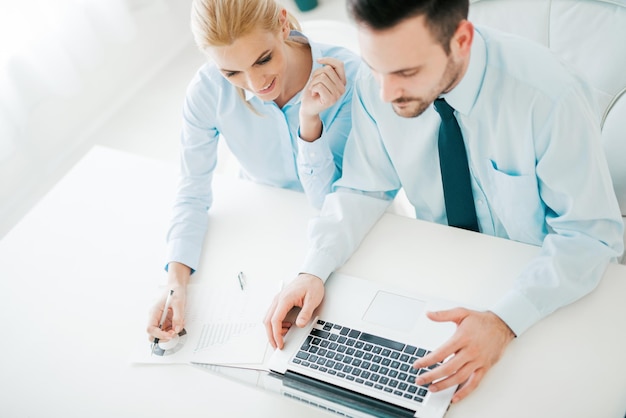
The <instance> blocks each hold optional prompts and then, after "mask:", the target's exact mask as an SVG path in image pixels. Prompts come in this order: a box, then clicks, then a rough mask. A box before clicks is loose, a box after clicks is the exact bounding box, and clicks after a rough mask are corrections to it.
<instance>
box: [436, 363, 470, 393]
mask: <svg viewBox="0 0 626 418" xmlns="http://www.w3.org/2000/svg"><path fill="white" fill-rule="evenodd" d="M475 368H476V366H475V365H474V364H472V363H466V364H465V365H463V367H461V368H460V369H458V370H457V371H456V372H453V373H450V374H448V375H446V376H441V377H438V378H436V379H433V381H434V382H435V383H431V385H430V387H429V388H428V389H429V390H430V391H432V392H438V391H440V390H444V389H447V388H449V387H452V386H454V385H460V384H461V383H463V382H465V381H466V380H467V379H468V378H469V377H470V376H471V375H472V373H473V372H474V370H475Z"/></svg>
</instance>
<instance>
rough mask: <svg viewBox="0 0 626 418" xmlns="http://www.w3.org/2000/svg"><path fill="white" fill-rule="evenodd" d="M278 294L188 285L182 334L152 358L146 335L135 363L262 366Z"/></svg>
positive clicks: (161, 345)
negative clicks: (269, 314) (268, 316)
mask: <svg viewBox="0 0 626 418" xmlns="http://www.w3.org/2000/svg"><path fill="white" fill-rule="evenodd" d="M277 289H278V286H254V285H250V284H247V285H246V287H245V290H243V291H242V290H241V289H240V288H239V287H236V286H228V287H226V286H224V287H214V286H202V285H189V287H188V290H187V306H186V313H185V329H184V331H183V332H181V334H180V335H179V336H178V337H177V338H175V339H174V340H171V341H168V342H159V345H158V347H157V350H155V353H154V354H151V344H150V342H149V341H148V339H147V337H146V336H145V335H144V336H143V338H142V339H141V341H140V342H139V343H138V345H137V350H136V352H135V354H134V357H133V362H135V363H151V364H163V363H189V362H192V361H193V362H199V363H208V364H233V365H241V367H253V368H254V367H260V366H261V363H263V361H264V359H265V358H266V353H267V352H268V351H269V350H268V347H270V346H269V344H268V342H267V336H266V334H265V328H264V326H263V323H262V321H263V317H264V316H265V312H266V311H267V308H268V306H269V304H270V302H271V300H272V298H273V297H274V295H275V293H276V290H277ZM163 291H166V290H165V289H163Z"/></svg>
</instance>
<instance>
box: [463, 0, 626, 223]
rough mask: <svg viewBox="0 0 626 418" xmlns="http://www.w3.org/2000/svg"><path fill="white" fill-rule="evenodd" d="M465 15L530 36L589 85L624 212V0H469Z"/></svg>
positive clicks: (625, 169) (625, 164)
mask: <svg viewBox="0 0 626 418" xmlns="http://www.w3.org/2000/svg"><path fill="white" fill-rule="evenodd" d="M470 1H471V3H470V20H471V21H472V22H473V23H476V24H481V25H485V26H490V27H493V28H497V29H500V30H503V31H506V32H511V33H515V34H517V35H520V36H524V37H526V38H529V39H532V40H535V41H537V42H540V43H542V44H543V45H545V46H547V47H548V48H550V49H551V50H552V51H553V52H554V53H556V54H557V55H558V56H560V57H561V58H562V59H563V60H564V61H566V62H568V63H570V64H571V65H573V66H574V68H576V69H577V70H578V71H579V72H580V74H581V75H583V76H584V77H586V78H587V80H588V81H589V82H590V83H591V85H592V86H593V87H594V89H595V92H596V95H597V99H598V104H599V107H600V112H601V113H600V115H599V117H600V118H601V123H602V139H603V143H604V148H605V150H606V154H607V160H608V163H609V170H610V171H611V177H612V179H613V186H614V188H615V193H616V195H617V199H618V201H619V204H620V208H621V211H622V215H624V216H626V0H470Z"/></svg>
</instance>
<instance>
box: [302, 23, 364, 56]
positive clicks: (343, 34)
mask: <svg viewBox="0 0 626 418" xmlns="http://www.w3.org/2000/svg"><path fill="white" fill-rule="evenodd" d="M301 25H302V32H303V33H304V34H305V35H306V36H308V37H309V38H310V39H312V40H314V41H316V42H319V43H322V44H329V45H339V46H343V47H344V48H348V49H349V50H351V51H353V52H355V53H357V54H358V53H359V42H358V40H357V32H356V27H354V26H353V25H351V24H349V23H345V22H340V21H338V20H330V19H316V20H305V21H303V22H301Z"/></svg>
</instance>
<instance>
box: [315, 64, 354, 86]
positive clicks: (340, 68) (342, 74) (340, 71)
mask: <svg viewBox="0 0 626 418" xmlns="http://www.w3.org/2000/svg"><path fill="white" fill-rule="evenodd" d="M317 62H319V63H320V64H322V65H328V66H330V67H331V68H332V69H333V70H335V73H337V75H338V76H339V79H340V80H341V82H342V84H344V85H345V84H346V83H347V79H346V70H345V67H344V65H343V62H342V61H340V60H338V59H336V58H331V57H322V58H319V59H318V60H317Z"/></svg>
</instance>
